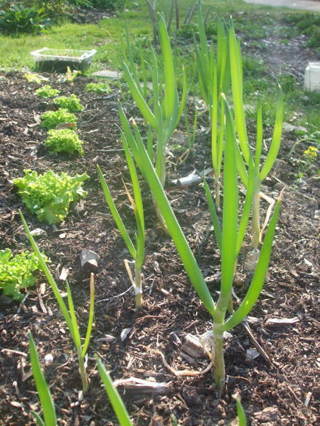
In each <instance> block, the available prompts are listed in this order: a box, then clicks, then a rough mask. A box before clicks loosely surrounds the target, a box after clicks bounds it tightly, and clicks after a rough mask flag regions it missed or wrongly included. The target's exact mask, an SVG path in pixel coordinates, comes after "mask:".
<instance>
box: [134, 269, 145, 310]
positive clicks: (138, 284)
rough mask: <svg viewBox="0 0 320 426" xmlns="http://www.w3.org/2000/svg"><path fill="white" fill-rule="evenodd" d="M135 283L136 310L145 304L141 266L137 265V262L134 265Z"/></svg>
mask: <svg viewBox="0 0 320 426" xmlns="http://www.w3.org/2000/svg"><path fill="white" fill-rule="evenodd" d="M134 283H135V289H134V292H135V301H136V308H137V309H141V306H142V304H143V295H142V277H141V265H137V263H136V262H135V265H134Z"/></svg>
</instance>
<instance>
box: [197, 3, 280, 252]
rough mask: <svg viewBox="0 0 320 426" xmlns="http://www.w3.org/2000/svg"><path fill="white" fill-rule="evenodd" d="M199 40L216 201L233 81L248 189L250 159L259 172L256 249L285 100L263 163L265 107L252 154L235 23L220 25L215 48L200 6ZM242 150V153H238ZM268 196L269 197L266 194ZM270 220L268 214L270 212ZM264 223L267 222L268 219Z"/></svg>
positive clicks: (244, 180)
mask: <svg viewBox="0 0 320 426" xmlns="http://www.w3.org/2000/svg"><path fill="white" fill-rule="evenodd" d="M198 32H199V43H198V44H196V46H195V51H196V67H197V72H198V79H199V85H200V93H201V96H202V98H203V99H204V101H205V102H206V104H207V107H208V109H209V113H210V114H209V115H210V124H211V155H212V167H213V174H214V180H215V202H216V205H217V206H218V208H219V207H220V179H221V167H222V158H223V149H224V130H225V125H224V121H225V103H224V101H223V97H222V94H223V93H227V92H228V90H229V86H230V83H231V92H232V100H233V111H234V117H235V128H236V134H237V139H238V142H239V150H238V149H237V167H238V172H239V174H240V177H241V180H242V183H243V184H244V185H245V187H246V188H247V189H248V184H249V179H248V174H249V167H250V164H249V163H250V161H253V163H254V167H255V173H256V181H257V182H256V183H257V184H256V187H255V193H254V195H253V199H254V202H253V207H252V214H253V220H252V241H253V246H254V247H255V248H256V247H257V246H258V244H259V242H260V240H261V236H262V235H261V234H262V232H263V229H262V230H261V226H260V198H261V196H262V195H264V194H261V192H260V187H261V183H262V181H263V180H264V179H265V178H266V177H267V176H268V174H269V172H270V171H271V169H272V167H273V165H274V163H275V161H276V158H277V155H278V152H279V149H280V143H281V133H282V123H283V110H284V105H283V101H282V100H281V99H280V100H279V102H278V103H277V106H276V116H275V124H274V129H273V136H272V141H271V145H270V147H269V150H268V152H267V154H266V158H265V160H264V163H263V164H262V146H263V119H262V107H261V106H258V108H257V130H256V143H255V153H254V156H251V154H250V144H249V137H248V132H247V124H246V118H245V107H244V101H243V69H242V55H241V49H240V43H239V41H238V40H237V37H236V35H235V31H234V28H233V26H232V25H231V26H230V28H229V29H226V28H225V26H224V25H223V24H221V23H218V24H217V43H216V49H215V48H214V46H212V45H209V43H208V40H207V37H206V32H205V24H204V19H203V15H202V11H201V7H200V8H199V14H198ZM238 151H239V152H238ZM265 198H267V199H268V197H265ZM267 219H268V215H267ZM267 219H266V221H265V223H267V221H268V220H267Z"/></svg>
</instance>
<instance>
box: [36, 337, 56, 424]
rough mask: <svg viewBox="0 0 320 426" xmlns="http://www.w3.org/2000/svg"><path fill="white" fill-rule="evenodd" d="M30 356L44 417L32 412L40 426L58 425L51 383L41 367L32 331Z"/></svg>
mask: <svg viewBox="0 0 320 426" xmlns="http://www.w3.org/2000/svg"><path fill="white" fill-rule="evenodd" d="M29 356H30V361H31V369H32V374H33V378H34V381H35V384H36V389H37V392H38V395H39V399H40V403H41V408H42V412H43V419H42V417H41V416H40V415H39V414H38V413H36V412H34V411H33V412H32V415H33V417H34V418H35V420H36V422H37V425H38V426H56V425H57V416H56V410H55V406H54V402H53V399H52V396H51V393H50V389H49V385H48V383H47V381H46V379H45V377H44V374H43V371H42V369H41V364H40V360H39V355H38V351H37V348H36V345H35V342H34V340H33V337H32V334H31V333H30V334H29Z"/></svg>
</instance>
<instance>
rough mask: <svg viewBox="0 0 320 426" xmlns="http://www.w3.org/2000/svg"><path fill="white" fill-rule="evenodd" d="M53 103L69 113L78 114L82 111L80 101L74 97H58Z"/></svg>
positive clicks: (82, 107)
mask: <svg viewBox="0 0 320 426" xmlns="http://www.w3.org/2000/svg"><path fill="white" fill-rule="evenodd" d="M53 103H54V104H55V105H58V106H59V107H60V108H64V109H66V110H67V111H69V112H80V111H83V110H84V106H83V105H82V104H81V102H80V99H79V98H78V96H76V95H70V96H59V97H58V98H55V99H54V101H53Z"/></svg>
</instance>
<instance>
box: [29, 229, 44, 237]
mask: <svg viewBox="0 0 320 426" xmlns="http://www.w3.org/2000/svg"><path fill="white" fill-rule="evenodd" d="M30 234H31V235H32V236H33V237H40V236H41V235H46V231H45V230H44V229H41V228H36V229H33V230H32V231H30Z"/></svg>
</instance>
